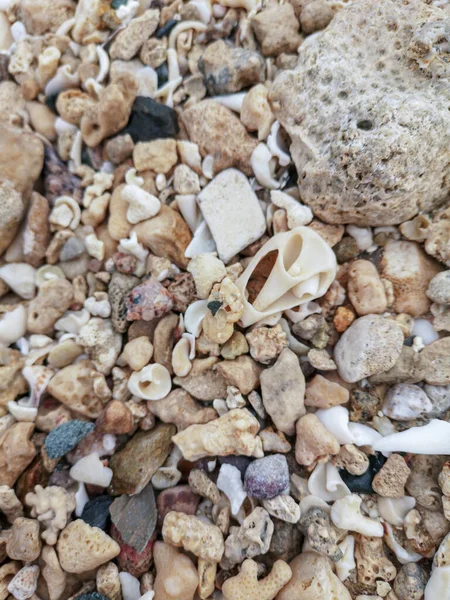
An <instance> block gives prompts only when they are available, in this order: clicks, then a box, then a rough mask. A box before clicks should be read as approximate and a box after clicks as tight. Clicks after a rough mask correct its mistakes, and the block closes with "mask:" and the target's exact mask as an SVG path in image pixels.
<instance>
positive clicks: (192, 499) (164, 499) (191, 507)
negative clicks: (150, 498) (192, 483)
mask: <svg viewBox="0 0 450 600" xmlns="http://www.w3.org/2000/svg"><path fill="white" fill-rule="evenodd" d="M200 500H201V497H200V496H199V495H198V494H197V493H195V492H194V491H192V489H191V488H190V487H189V486H188V485H176V486H175V487H171V488H167V489H165V490H163V491H162V492H161V493H160V494H159V496H158V498H157V500H156V506H157V508H158V523H159V524H161V523H162V522H163V521H164V517H165V516H166V515H167V513H169V512H170V511H171V510H174V511H176V512H181V513H184V514H186V515H195V513H196V511H197V507H198V504H199V502H200Z"/></svg>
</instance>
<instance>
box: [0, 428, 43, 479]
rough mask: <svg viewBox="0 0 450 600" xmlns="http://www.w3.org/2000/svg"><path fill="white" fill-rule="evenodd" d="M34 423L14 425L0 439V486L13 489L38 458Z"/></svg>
mask: <svg viewBox="0 0 450 600" xmlns="http://www.w3.org/2000/svg"><path fill="white" fill-rule="evenodd" d="M33 430H34V424H33V423H25V422H22V423H14V425H12V426H11V427H10V428H9V429H7V430H6V431H5V432H4V433H3V435H2V436H1V437H0V485H8V486H10V487H12V486H13V485H14V484H15V482H16V480H17V478H18V477H19V475H21V474H22V472H23V471H24V470H25V468H26V467H28V465H29V464H30V462H31V461H32V460H33V458H34V457H35V456H36V448H35V446H34V444H33V442H32V441H31V439H30V438H31V436H32V434H33Z"/></svg>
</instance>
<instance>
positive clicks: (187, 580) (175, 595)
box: [153, 542, 198, 600]
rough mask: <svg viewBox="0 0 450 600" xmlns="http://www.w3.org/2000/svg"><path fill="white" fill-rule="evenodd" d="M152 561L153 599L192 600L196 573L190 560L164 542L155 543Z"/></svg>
mask: <svg viewBox="0 0 450 600" xmlns="http://www.w3.org/2000/svg"><path fill="white" fill-rule="evenodd" d="M154 560H155V566H156V578H155V583H154V588H153V589H154V592H155V597H156V598H158V600H193V598H194V594H195V590H196V589H197V585H198V573H197V569H196V568H195V567H194V564H193V562H192V560H191V559H190V558H189V557H188V556H186V555H185V554H182V553H181V552H180V551H179V550H178V549H177V548H174V547H173V546H172V545H170V544H166V543H164V542H156V543H155V549H154Z"/></svg>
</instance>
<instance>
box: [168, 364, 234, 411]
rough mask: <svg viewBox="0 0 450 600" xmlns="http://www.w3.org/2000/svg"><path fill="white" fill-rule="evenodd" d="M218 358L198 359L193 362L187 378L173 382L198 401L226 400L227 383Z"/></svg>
mask: <svg viewBox="0 0 450 600" xmlns="http://www.w3.org/2000/svg"><path fill="white" fill-rule="evenodd" d="M219 364H221V363H218V361H217V358H216V357H214V356H210V357H208V358H196V359H194V360H193V361H192V369H191V370H190V371H189V374H188V375H186V376H185V377H174V380H173V382H174V383H175V384H176V385H179V386H181V387H182V388H183V389H184V390H186V392H188V393H189V394H190V395H191V396H193V397H194V398H196V399H198V400H203V401H207V400H214V399H215V398H226V396H227V382H226V381H225V378H224V376H223V375H222V372H221V370H219V369H218V368H217V366H218V365H219Z"/></svg>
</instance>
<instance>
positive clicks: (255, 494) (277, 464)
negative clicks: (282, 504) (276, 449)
mask: <svg viewBox="0 0 450 600" xmlns="http://www.w3.org/2000/svg"><path fill="white" fill-rule="evenodd" d="M288 485H289V469H288V464H287V461H286V457H285V456H283V455H282V454H271V455H270V456H265V457H264V458H258V459H256V460H254V461H253V462H252V463H250V465H249V466H248V469H247V471H246V472H245V478H244V488H245V491H246V492H247V494H248V495H249V496H251V497H252V498H257V499H258V500H265V499H266V498H275V496H278V495H279V494H281V492H283V491H284V490H285V489H286V488H287V487H288Z"/></svg>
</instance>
